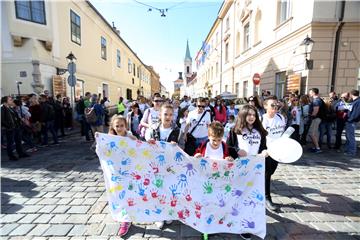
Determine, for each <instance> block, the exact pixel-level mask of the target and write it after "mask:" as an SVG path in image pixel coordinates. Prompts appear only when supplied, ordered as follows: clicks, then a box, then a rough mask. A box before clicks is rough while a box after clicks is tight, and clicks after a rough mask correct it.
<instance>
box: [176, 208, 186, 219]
mask: <svg viewBox="0 0 360 240" xmlns="http://www.w3.org/2000/svg"><path fill="white" fill-rule="evenodd" d="M177 214H178V218H180V219H181V220H185V216H184V210H181V211H178V212H177Z"/></svg>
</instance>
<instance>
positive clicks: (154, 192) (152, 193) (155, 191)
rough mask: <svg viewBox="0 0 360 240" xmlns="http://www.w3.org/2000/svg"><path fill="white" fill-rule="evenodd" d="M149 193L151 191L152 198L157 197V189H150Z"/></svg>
mask: <svg viewBox="0 0 360 240" xmlns="http://www.w3.org/2000/svg"><path fill="white" fill-rule="evenodd" d="M150 193H151V197H152V198H157V197H158V191H157V190H156V189H152V190H151V191H150Z"/></svg>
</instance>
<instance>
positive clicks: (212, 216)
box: [206, 214, 214, 224]
mask: <svg viewBox="0 0 360 240" xmlns="http://www.w3.org/2000/svg"><path fill="white" fill-rule="evenodd" d="M213 220H214V215H212V214H211V215H210V216H209V217H208V218H207V219H206V223H207V224H211V223H212V221H213Z"/></svg>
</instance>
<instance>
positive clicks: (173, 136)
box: [146, 104, 180, 229]
mask: <svg viewBox="0 0 360 240" xmlns="http://www.w3.org/2000/svg"><path fill="white" fill-rule="evenodd" d="M173 114H174V108H173V106H172V105H170V104H163V105H162V106H161V109H160V122H159V123H158V124H156V125H153V126H152V127H151V128H150V138H148V139H146V140H147V141H148V143H150V144H155V141H163V142H171V143H178V142H179V135H180V129H179V127H178V126H177V125H176V124H175V123H174V122H173ZM164 223H166V224H171V223H172V221H162V222H155V225H156V226H157V227H158V228H159V229H162V228H163V226H164Z"/></svg>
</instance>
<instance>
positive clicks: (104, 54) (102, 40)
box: [101, 37, 106, 60]
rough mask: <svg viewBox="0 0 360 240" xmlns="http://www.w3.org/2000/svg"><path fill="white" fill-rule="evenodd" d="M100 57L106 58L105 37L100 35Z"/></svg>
mask: <svg viewBox="0 0 360 240" xmlns="http://www.w3.org/2000/svg"><path fill="white" fill-rule="evenodd" d="M101 58H102V59H104V60H106V39H105V38H104V37H101Z"/></svg>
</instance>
